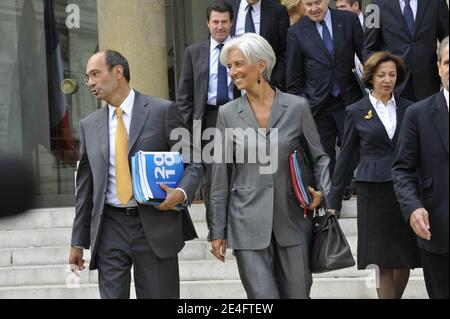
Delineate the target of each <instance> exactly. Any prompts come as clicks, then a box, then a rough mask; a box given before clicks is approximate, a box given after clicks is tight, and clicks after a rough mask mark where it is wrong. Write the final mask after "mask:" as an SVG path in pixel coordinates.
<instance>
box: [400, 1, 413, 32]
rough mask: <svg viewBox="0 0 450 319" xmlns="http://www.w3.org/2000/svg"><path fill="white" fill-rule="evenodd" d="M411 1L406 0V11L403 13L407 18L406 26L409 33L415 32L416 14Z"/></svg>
mask: <svg viewBox="0 0 450 319" xmlns="http://www.w3.org/2000/svg"><path fill="white" fill-rule="evenodd" d="M410 2H411V0H405V10H404V11H403V16H404V17H405V21H406V25H407V26H408V30H409V33H411V34H413V32H414V24H415V22H414V13H413V11H412V8H411V4H410Z"/></svg>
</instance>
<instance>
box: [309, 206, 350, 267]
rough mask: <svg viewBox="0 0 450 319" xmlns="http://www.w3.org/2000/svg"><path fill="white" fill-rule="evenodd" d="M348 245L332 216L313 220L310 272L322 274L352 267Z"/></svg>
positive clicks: (316, 217) (326, 215)
mask: <svg viewBox="0 0 450 319" xmlns="http://www.w3.org/2000/svg"><path fill="white" fill-rule="evenodd" d="M354 265H355V260H354V259H353V255H352V252H351V250H350V245H349V244H348V242H347V239H346V238H345V235H344V232H343V231H342V229H341V227H340V226H339V223H338V220H337V218H336V216H335V215H334V214H330V213H325V215H323V216H319V215H317V216H315V217H314V219H313V247H312V250H311V272H312V273H323V272H327V271H332V270H338V269H342V268H348V267H353V266H354Z"/></svg>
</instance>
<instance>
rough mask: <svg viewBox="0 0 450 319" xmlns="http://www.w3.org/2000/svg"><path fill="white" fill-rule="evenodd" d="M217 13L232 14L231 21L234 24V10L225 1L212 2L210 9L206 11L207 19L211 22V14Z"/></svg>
mask: <svg viewBox="0 0 450 319" xmlns="http://www.w3.org/2000/svg"><path fill="white" fill-rule="evenodd" d="M213 11H217V12H222V13H223V12H228V13H229V14H230V21H231V22H233V14H234V13H233V8H232V7H231V6H230V5H229V4H228V3H227V2H225V1H223V0H217V1H214V2H212V3H211V4H210V5H209V6H208V8H207V9H206V19H207V21H208V22H209V19H210V18H211V12H213Z"/></svg>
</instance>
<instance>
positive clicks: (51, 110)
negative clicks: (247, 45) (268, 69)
mask: <svg viewBox="0 0 450 319" xmlns="http://www.w3.org/2000/svg"><path fill="white" fill-rule="evenodd" d="M368 2H369V1H368V0H365V1H364V4H365V5H367V3H368ZM209 3H210V0H128V1H123V0H2V1H0V30H1V32H0V41H1V43H2V45H1V46H0V74H2V77H0V154H2V153H12V154H15V155H18V156H19V157H21V158H23V159H24V161H25V162H27V163H28V164H29V165H30V166H32V168H33V171H34V176H35V180H36V185H37V189H36V194H35V195H36V202H35V207H36V208H40V207H64V206H73V205H74V193H75V173H76V163H77V160H78V147H79V134H78V122H79V120H80V119H82V118H83V117H85V116H86V115H88V114H89V113H91V112H93V111H94V110H96V109H97V108H99V107H101V104H100V103H99V102H97V101H96V100H95V98H94V97H93V96H92V94H91V92H90V90H89V88H88V87H87V86H85V85H84V82H83V76H84V73H85V65H86V62H87V60H88V58H89V56H90V55H92V54H93V53H94V52H96V51H97V50H99V49H114V50H118V51H120V52H122V53H123V54H124V55H125V56H126V57H127V58H128V59H129V62H130V66H131V76H132V80H131V85H132V87H133V88H134V89H136V90H138V91H140V92H142V93H145V94H150V95H156V96H160V97H163V98H169V99H171V100H174V99H175V95H176V91H177V81H178V75H179V72H180V68H181V63H182V60H183V54H184V49H185V48H186V46H188V45H190V44H193V43H197V42H200V41H203V40H206V39H207V38H208V29H207V27H206V7H207V6H208V4H209ZM330 3H331V4H332V5H333V4H334V1H332V0H331V1H330Z"/></svg>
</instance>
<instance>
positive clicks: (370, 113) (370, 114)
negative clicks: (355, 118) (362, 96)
mask: <svg viewBox="0 0 450 319" xmlns="http://www.w3.org/2000/svg"><path fill="white" fill-rule="evenodd" d="M372 117H373V111H372V110H369V113H367V115H366V116H364V119H365V120H371V119H372Z"/></svg>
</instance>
